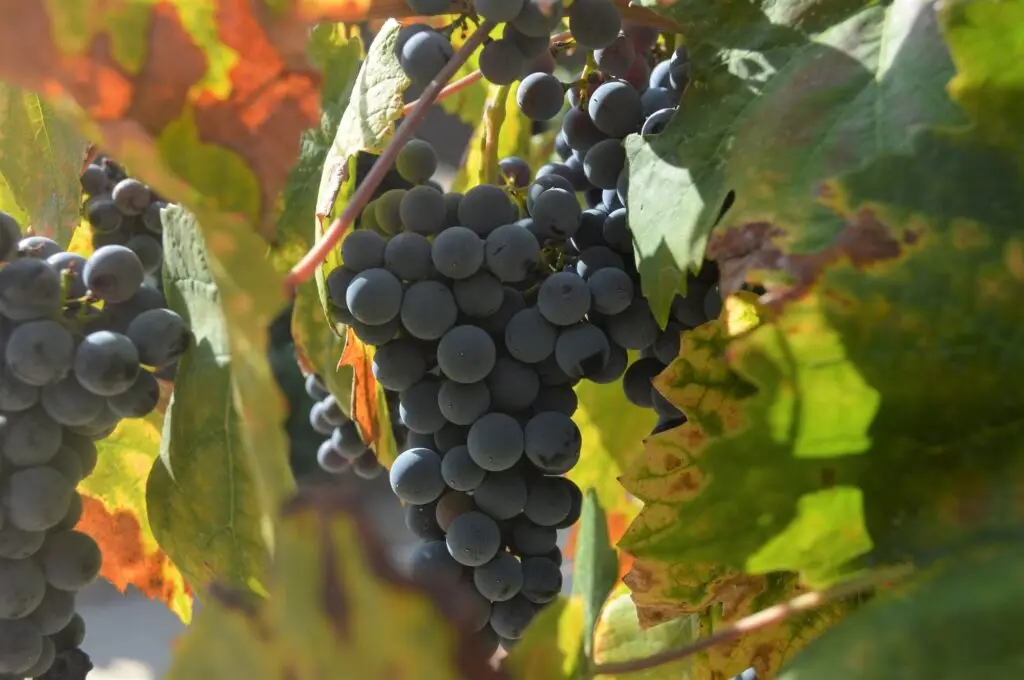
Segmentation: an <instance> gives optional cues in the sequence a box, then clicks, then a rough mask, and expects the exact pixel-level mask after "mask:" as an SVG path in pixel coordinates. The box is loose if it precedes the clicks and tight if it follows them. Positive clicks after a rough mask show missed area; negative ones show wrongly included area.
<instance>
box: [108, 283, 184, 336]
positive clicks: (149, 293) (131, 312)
mask: <svg viewBox="0 0 1024 680" xmlns="http://www.w3.org/2000/svg"><path fill="white" fill-rule="evenodd" d="M166 307H167V298H165V297H164V294H163V293H161V292H160V291H159V290H157V289H156V288H153V287H152V286H147V285H142V286H140V287H139V289H138V290H137V291H136V292H135V295H133V296H131V297H130V298H128V300H126V301H125V302H119V303H116V304H112V305H104V316H105V317H106V319H105V321H104V323H103V324H102V325H101V326H100V327H97V328H96V329H95V330H105V331H114V332H115V333H122V334H123V333H124V332H125V331H127V330H128V324H130V323H131V322H132V321H134V320H135V317H137V316H138V315H139V314H142V313H143V312H145V311H148V310H150V309H161V308H166Z"/></svg>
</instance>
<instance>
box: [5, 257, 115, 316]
mask: <svg viewBox="0 0 1024 680" xmlns="http://www.w3.org/2000/svg"><path fill="white" fill-rule="evenodd" d="M129 252H131V251H129ZM60 301H61V285H60V274H58V273H57V270H56V269H54V268H53V267H51V266H50V265H49V264H48V263H47V262H46V261H45V260H36V259H34V258H21V259H18V260H14V261H12V262H8V263H7V264H5V265H4V266H3V267H0V314H2V315H3V316H6V317H7V318H8V319H10V320H11V321H28V320H31V319H38V318H42V317H48V316H51V315H53V314H54V313H56V311H57V309H58V308H59V307H60Z"/></svg>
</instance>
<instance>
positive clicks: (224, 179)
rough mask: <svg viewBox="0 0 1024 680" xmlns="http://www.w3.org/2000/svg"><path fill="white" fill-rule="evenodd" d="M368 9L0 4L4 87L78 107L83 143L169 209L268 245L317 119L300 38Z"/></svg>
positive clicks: (332, 4)
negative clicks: (240, 223)
mask: <svg viewBox="0 0 1024 680" xmlns="http://www.w3.org/2000/svg"><path fill="white" fill-rule="evenodd" d="M369 4H370V3H369V2H368V0H316V1H315V2H314V1H312V0H303V1H301V2H299V1H296V2H287V3H282V2H280V0H264V1H263V2H253V3H242V4H239V3H232V2H229V1H228V0H217V1H216V2H210V3H204V4H200V5H196V3H193V2H186V1H185V0H175V1H173V2H170V1H162V2H156V1H155V0H148V1H140V2H134V3H130V4H128V5H125V6H122V5H120V4H115V5H108V4H104V3H95V2H86V3H79V2H60V3H56V4H55V3H52V2H51V3H28V4H25V3H20V2H16V1H15V0H6V1H5V2H4V3H3V4H2V7H3V10H2V11H3V16H4V17H5V19H6V21H4V23H3V26H2V27H0V45H2V46H3V47H2V48H0V49H2V52H0V76H2V77H4V78H5V79H7V80H10V81H11V82H14V83H15V84H17V85H20V86H22V87H25V88H30V89H33V90H36V91H39V92H42V93H43V94H45V95H46V96H49V97H70V98H71V99H73V100H74V101H76V102H77V103H78V105H79V106H80V107H81V108H82V109H83V110H84V112H85V114H86V116H87V118H88V119H89V120H90V121H91V122H90V123H88V124H87V126H86V127H87V130H88V133H89V136H90V137H91V138H92V139H93V140H95V141H97V142H98V143H99V145H100V147H101V148H102V149H103V150H104V151H105V152H106V153H109V154H111V155H112V156H113V157H115V158H117V159H118V160H119V161H120V162H122V163H124V164H126V165H127V166H129V167H132V168H135V169H136V172H137V173H138V175H139V176H140V177H142V178H143V179H145V180H146V181H148V182H150V183H151V184H153V185H154V186H157V187H159V188H160V190H161V192H162V193H164V194H165V195H166V196H168V197H169V198H170V199H172V200H176V201H180V202H183V203H185V204H187V205H189V206H190V207H192V208H193V209H197V210H198V209H199V206H200V205H204V206H206V207H207V208H210V209H214V208H216V209H219V210H222V211H224V212H227V213H230V214H232V215H234V216H236V217H240V218H244V219H247V220H248V221H249V223H250V224H251V225H254V226H256V227H257V228H258V229H259V231H260V232H261V233H262V234H263V235H264V236H270V235H271V232H272V230H273V225H274V220H273V214H274V212H275V210H276V207H277V198H278V194H279V192H280V190H281V188H282V187H283V186H284V183H285V180H286V177H287V173H288V169H289V168H290V167H291V165H292V163H293V162H294V160H295V158H296V154H297V152H298V139H299V134H300V133H301V132H302V130H304V129H306V128H307V127H309V126H311V125H314V124H316V123H317V121H318V117H319V107H318V103H319V99H318V95H317V90H318V87H319V84H320V77H319V75H318V74H317V73H316V71H315V70H314V69H313V68H312V67H311V66H310V65H309V63H308V61H307V58H306V54H305V45H306V41H307V39H308V35H307V32H308V25H309V24H311V23H315V22H317V21H319V20H321V19H333V20H343V21H358V20H359V19H361V18H362V17H363V16H365V14H366V11H367V9H368V7H369ZM26 54H31V55H33V58H31V59H25V58H24V55H26Z"/></svg>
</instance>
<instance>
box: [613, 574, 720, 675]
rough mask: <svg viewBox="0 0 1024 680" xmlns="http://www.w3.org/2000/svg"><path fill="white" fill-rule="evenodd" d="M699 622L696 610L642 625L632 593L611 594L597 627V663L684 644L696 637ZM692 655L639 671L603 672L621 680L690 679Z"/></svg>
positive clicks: (623, 659)
mask: <svg viewBox="0 0 1024 680" xmlns="http://www.w3.org/2000/svg"><path fill="white" fill-rule="evenodd" d="M699 632H700V624H699V622H698V620H697V616H696V615H695V614H691V615H689V616H684V617H682V618H679V619H675V620H674V621H669V622H667V623H663V624H660V625H658V626H654V627H653V628H647V629H641V628H640V623H639V620H638V619H637V613H636V605H635V604H634V603H633V600H632V599H631V598H630V596H629V593H628V592H627V593H622V594H619V595H614V596H612V597H611V598H610V599H609V600H608V602H607V604H605V606H604V609H602V610H601V618H600V619H599V620H598V622H597V628H596V629H595V631H594V663H597V664H603V663H611V662H623V661H632V660H634V659H644V658H647V657H649V656H653V655H655V654H658V653H659V652H665V651H668V650H671V649H677V648H679V647H683V646H685V645H686V644H689V643H691V642H693V641H694V640H695V639H697V636H698V634H699ZM692 665H693V661H692V660H691V659H681V660H679V661H673V662H670V663H666V664H663V665H661V666H658V667H657V668H652V669H649V670H645V671H639V672H636V673H629V674H626V673H623V674H616V675H602V676H601V677H604V678H619V679H620V680H626V679H627V678H628V679H629V680H691V678H693V675H692V674H691V672H690V668H691V666H692Z"/></svg>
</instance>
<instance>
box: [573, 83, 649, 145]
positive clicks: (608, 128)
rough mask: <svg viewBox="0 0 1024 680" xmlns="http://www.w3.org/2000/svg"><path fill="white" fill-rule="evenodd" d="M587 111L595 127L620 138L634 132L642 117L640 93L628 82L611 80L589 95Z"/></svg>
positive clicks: (642, 108)
mask: <svg viewBox="0 0 1024 680" xmlns="http://www.w3.org/2000/svg"><path fill="white" fill-rule="evenodd" d="M587 111H588V113H590V117H591V118H592V119H593V120H594V125H596V126H597V129H599V130H601V131H602V132H604V133H605V134H606V135H608V136H609V137H618V138H622V137H625V136H626V135H628V134H629V133H631V132H636V131H637V130H638V129H639V128H640V126H641V124H642V123H643V119H644V107H643V104H642V103H641V101H640V95H639V94H638V93H637V91H636V90H635V89H634V88H633V87H632V86H631V85H629V84H627V83H623V82H619V81H611V82H607V83H604V84H603V85H601V86H600V87H598V88H597V89H596V90H594V93H593V94H592V95H590V101H589V102H588V103H587Z"/></svg>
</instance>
